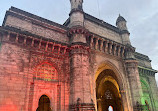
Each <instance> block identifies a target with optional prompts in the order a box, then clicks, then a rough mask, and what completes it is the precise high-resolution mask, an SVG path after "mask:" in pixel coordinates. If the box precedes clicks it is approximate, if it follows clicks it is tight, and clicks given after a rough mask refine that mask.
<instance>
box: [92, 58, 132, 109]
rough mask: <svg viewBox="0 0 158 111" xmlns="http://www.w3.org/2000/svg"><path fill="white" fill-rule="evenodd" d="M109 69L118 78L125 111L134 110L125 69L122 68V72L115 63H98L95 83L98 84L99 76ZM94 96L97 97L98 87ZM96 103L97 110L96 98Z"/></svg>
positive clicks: (94, 78)
mask: <svg viewBox="0 0 158 111" xmlns="http://www.w3.org/2000/svg"><path fill="white" fill-rule="evenodd" d="M107 69H109V70H112V71H113V72H114V74H115V76H116V78H117V82H118V85H119V92H120V94H121V96H122V101H123V109H124V111H129V110H132V108H131V102H130V92H128V88H129V83H128V79H127V78H126V77H125V70H124V67H122V69H123V70H122V71H120V70H119V67H117V66H116V65H114V63H112V62H110V61H103V62H100V63H98V65H97V67H96V69H95V70H94V72H95V74H94V77H93V80H94V83H95V84H96V80H97V78H98V76H99V75H100V73H101V72H103V71H104V70H107ZM94 95H96V87H95V93H94ZM94 101H95V107H96V109H97V100H96V98H94Z"/></svg>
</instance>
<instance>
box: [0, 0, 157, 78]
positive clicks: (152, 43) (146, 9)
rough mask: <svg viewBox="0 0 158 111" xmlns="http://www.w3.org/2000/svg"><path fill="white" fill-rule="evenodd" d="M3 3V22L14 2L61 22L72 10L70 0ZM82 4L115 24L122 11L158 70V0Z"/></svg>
mask: <svg viewBox="0 0 158 111" xmlns="http://www.w3.org/2000/svg"><path fill="white" fill-rule="evenodd" d="M0 5H1V6H0V24H2V21H3V18H4V15H5V11H6V10H8V9H9V8H10V7H11V6H15V7H17V8H20V9H22V10H25V11H28V12H30V13H33V14H35V15H38V16H41V17H44V18H46V19H49V20H52V21H54V22H57V23H60V24H63V23H64V22H65V20H66V19H67V18H68V16H69V12H70V3H69V0H0ZM83 8H84V11H85V12H86V13H89V14H91V15H93V16H95V17H97V18H99V19H102V20H104V21H105V22H108V23H110V24H112V25H115V22H116V19H117V17H118V15H119V14H121V15H122V16H123V17H124V18H125V19H126V20H127V26H128V29H129V32H130V33H131V35H130V39H131V42H132V45H133V46H134V47H136V51H138V52H140V53H143V54H146V55H148V56H149V58H150V59H151V60H152V66H153V68H154V69H156V70H158V0H84V4H83ZM156 78H157V81H158V74H157V77H156Z"/></svg>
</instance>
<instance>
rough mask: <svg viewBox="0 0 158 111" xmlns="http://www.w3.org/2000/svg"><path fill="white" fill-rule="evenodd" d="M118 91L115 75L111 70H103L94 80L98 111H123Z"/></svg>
mask: <svg viewBox="0 0 158 111" xmlns="http://www.w3.org/2000/svg"><path fill="white" fill-rule="evenodd" d="M119 89H120V88H119V85H118V82H117V78H116V76H115V73H114V72H113V71H112V70H111V69H106V70H103V71H102V72H101V73H100V74H99V76H98V77H97V79H96V96H97V108H98V111H111V110H112V111H123V104H122V99H121V94H120V91H119ZM109 109H111V110H109Z"/></svg>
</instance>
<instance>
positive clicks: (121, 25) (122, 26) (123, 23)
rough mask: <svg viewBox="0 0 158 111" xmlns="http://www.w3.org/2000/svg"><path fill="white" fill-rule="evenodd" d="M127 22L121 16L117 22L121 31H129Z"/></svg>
mask: <svg viewBox="0 0 158 111" xmlns="http://www.w3.org/2000/svg"><path fill="white" fill-rule="evenodd" d="M126 22H127V21H126V20H125V19H124V18H123V17H122V16H121V15H120V14H119V17H118V18H117V20H116V26H117V27H118V28H119V29H120V30H128V29H127V26H126Z"/></svg>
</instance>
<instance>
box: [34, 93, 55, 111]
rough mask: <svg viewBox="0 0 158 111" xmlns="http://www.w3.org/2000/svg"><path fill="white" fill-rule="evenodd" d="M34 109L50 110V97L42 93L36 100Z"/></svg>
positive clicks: (38, 110)
mask: <svg viewBox="0 0 158 111" xmlns="http://www.w3.org/2000/svg"><path fill="white" fill-rule="evenodd" d="M36 111H52V110H51V107H50V99H49V97H48V96H46V95H42V96H41V97H40V99H39V102H38V108H37V110H36Z"/></svg>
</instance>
